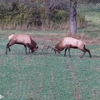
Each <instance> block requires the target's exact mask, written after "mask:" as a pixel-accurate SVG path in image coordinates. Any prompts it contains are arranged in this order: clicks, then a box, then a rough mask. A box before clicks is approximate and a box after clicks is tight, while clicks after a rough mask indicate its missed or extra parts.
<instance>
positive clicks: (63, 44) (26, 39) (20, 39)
mask: <svg viewBox="0 0 100 100" xmlns="http://www.w3.org/2000/svg"><path fill="white" fill-rule="evenodd" d="M8 39H9V43H8V44H7V46H6V54H7V48H8V49H9V51H10V46H12V45H14V44H22V45H24V47H25V52H26V54H27V47H28V48H29V53H30V50H31V53H32V52H34V51H36V50H38V45H37V43H36V42H35V41H34V40H33V39H32V38H31V37H30V36H29V35H26V34H12V35H10V36H9V37H8ZM45 48H46V49H48V48H51V49H52V50H54V51H55V53H56V52H58V53H60V52H61V51H63V50H65V54H64V56H66V51H67V49H68V52H69V57H70V48H74V49H79V50H81V51H83V55H82V56H81V57H83V56H84V55H85V53H86V52H88V53H89V55H90V57H91V53H90V51H89V50H88V49H86V47H85V42H83V41H81V40H78V39H74V38H71V37H65V38H63V39H62V40H61V41H60V42H59V43H58V44H56V45H55V47H54V48H52V47H51V46H44V47H43V49H45Z"/></svg>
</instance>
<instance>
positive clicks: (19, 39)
mask: <svg viewBox="0 0 100 100" xmlns="http://www.w3.org/2000/svg"><path fill="white" fill-rule="evenodd" d="M8 39H9V43H8V44H7V45H6V54H7V49H9V51H11V50H10V46H12V45H14V44H21V45H23V46H24V47H25V52H26V54H27V47H28V48H29V53H30V50H31V53H32V52H34V51H36V50H37V49H38V46H37V43H36V42H35V41H34V40H33V39H32V38H31V37H30V36H29V35H27V34H12V35H10V36H9V37H8Z"/></svg>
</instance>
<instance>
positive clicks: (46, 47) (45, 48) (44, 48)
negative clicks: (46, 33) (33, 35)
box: [42, 46, 54, 51]
mask: <svg viewBox="0 0 100 100" xmlns="http://www.w3.org/2000/svg"><path fill="white" fill-rule="evenodd" d="M49 48H51V50H53V49H54V48H53V47H51V46H44V47H43V49H42V51H44V50H46V51H48V49H49Z"/></svg>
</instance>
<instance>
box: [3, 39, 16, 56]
mask: <svg viewBox="0 0 100 100" xmlns="http://www.w3.org/2000/svg"><path fill="white" fill-rule="evenodd" d="M14 44H15V42H14V41H13V42H12V43H11V42H9V43H8V44H7V45H6V52H5V54H7V49H9V51H11V49H10V46H12V45H14Z"/></svg>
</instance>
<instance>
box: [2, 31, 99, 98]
mask: <svg viewBox="0 0 100 100" xmlns="http://www.w3.org/2000/svg"><path fill="white" fill-rule="evenodd" d="M10 32H11V31H10ZM8 34H10V33H9V31H8ZM8 34H6V33H5V34H1V37H0V95H3V96H4V98H3V99H2V100H99V99H100V85H99V84H100V76H99V73H100V68H99V67H100V63H99V61H100V48H99V47H100V46H99V45H92V46H87V48H89V49H90V51H91V53H92V58H89V55H88V53H86V55H85V56H84V58H82V59H81V58H80V55H82V52H81V51H79V50H73V49H72V50H71V58H69V57H68V56H67V57H64V56H63V55H64V52H62V53H61V54H54V52H52V51H50V50H49V51H44V52H42V51H41V50H39V51H38V52H34V53H33V54H31V55H25V51H24V47H23V46H20V45H15V46H13V47H11V50H12V51H11V52H9V53H8V55H5V47H6V44H7V42H8V40H7V36H8ZM45 42H46V44H50V43H53V41H49V42H48V41H45ZM37 43H38V45H39V46H40V47H41V48H42V47H43V45H44V43H43V42H42V41H41V40H38V41H37ZM53 44H54V43H53ZM41 48H40V49H41ZM67 55H68V53H67Z"/></svg>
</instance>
